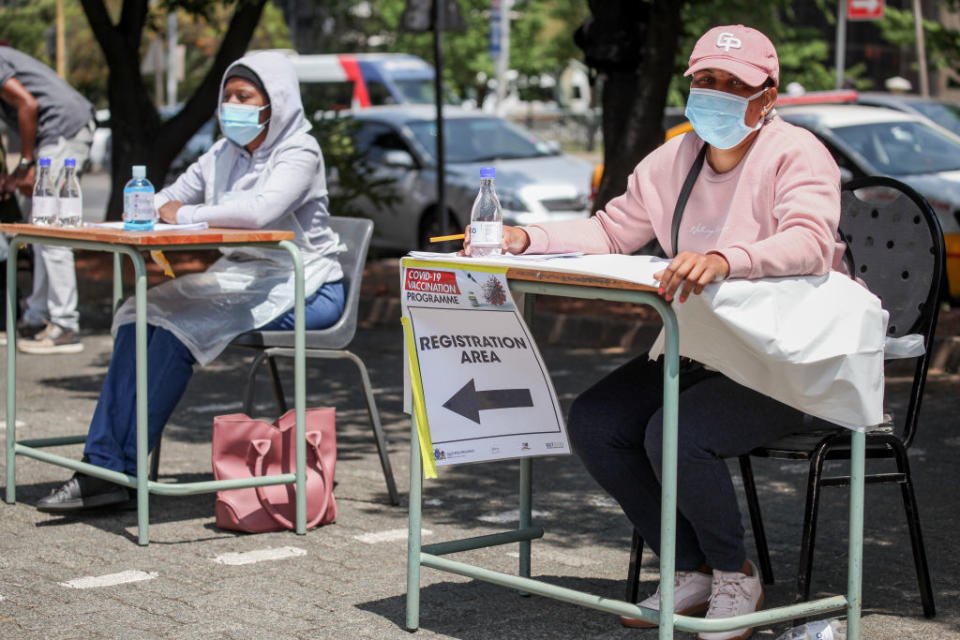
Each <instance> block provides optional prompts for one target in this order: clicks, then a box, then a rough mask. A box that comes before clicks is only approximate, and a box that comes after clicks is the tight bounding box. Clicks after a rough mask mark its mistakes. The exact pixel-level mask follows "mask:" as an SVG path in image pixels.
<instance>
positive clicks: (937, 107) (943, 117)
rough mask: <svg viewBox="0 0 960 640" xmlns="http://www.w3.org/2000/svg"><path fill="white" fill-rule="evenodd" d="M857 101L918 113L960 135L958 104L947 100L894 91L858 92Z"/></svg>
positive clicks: (959, 107)
mask: <svg viewBox="0 0 960 640" xmlns="http://www.w3.org/2000/svg"><path fill="white" fill-rule="evenodd" d="M857 102H858V103H859V104H864V105H868V106H874V107H887V108H889V109H896V110H897V111H906V112H907V113H913V114H916V115H920V116H923V117H924V118H927V119H928V120H932V121H933V122H935V123H937V124H938V125H940V126H941V127H943V128H944V129H947V130H949V131H951V132H953V133H954V134H956V135H958V136H960V105H958V104H955V103H953V102H949V101H947V100H938V99H936V98H923V97H921V96H915V95H904V94H896V93H860V94H859V95H858V96H857Z"/></svg>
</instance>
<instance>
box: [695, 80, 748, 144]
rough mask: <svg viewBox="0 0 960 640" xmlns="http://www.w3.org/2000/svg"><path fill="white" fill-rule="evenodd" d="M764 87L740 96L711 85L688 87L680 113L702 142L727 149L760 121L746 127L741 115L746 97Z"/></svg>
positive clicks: (740, 139) (743, 111)
mask: <svg viewBox="0 0 960 640" xmlns="http://www.w3.org/2000/svg"><path fill="white" fill-rule="evenodd" d="M764 91H766V89H762V90H760V91H758V92H757V93H755V94H753V95H752V96H750V97H749V98H741V97H740V96H735V95H733V94H731V93H726V92H724V91H717V90H715V89H690V97H689V98H687V109H686V111H685V112H684V115H685V116H686V117H687V119H688V120H689V121H690V124H691V125H693V130H694V131H696V132H697V135H698V136H700V138H701V139H702V140H703V141H704V142H706V143H707V144H709V145H711V146H713V147H716V148H717V149H731V148H733V147H735V146H737V145H738V144H740V143H741V142H743V139H744V138H746V137H747V136H748V135H750V133H752V132H754V131H756V130H757V129H759V128H760V127H761V125H763V118H761V119H760V121H759V122H757V124H756V126H753V127H748V126H747V125H746V124H744V121H743V118H744V116H745V115H746V113H747V105H749V104H750V101H751V100H753V99H754V98H756V97H757V96H761V95H763V92H764Z"/></svg>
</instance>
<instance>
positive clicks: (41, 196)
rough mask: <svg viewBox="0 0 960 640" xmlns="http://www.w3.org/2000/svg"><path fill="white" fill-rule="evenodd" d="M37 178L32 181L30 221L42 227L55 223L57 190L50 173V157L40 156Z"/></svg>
mask: <svg viewBox="0 0 960 640" xmlns="http://www.w3.org/2000/svg"><path fill="white" fill-rule="evenodd" d="M37 166H38V168H37V179H36V181H35V182H34V183H33V198H31V203H30V221H31V222H33V224H38V225H40V226H42V227H52V226H53V225H55V224H57V191H56V187H55V186H54V183H53V181H54V178H53V175H51V173H50V158H40V160H39V162H38V163H37Z"/></svg>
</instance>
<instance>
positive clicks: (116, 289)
mask: <svg viewBox="0 0 960 640" xmlns="http://www.w3.org/2000/svg"><path fill="white" fill-rule="evenodd" d="M122 302H123V256H121V255H120V254H119V253H114V254H113V312H114V313H116V312H117V309H119V308H120V304H121V303H122Z"/></svg>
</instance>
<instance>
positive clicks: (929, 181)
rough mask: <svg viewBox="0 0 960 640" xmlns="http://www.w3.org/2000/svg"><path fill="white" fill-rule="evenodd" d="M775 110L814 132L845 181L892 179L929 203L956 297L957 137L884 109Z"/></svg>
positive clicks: (959, 221) (959, 237)
mask: <svg viewBox="0 0 960 640" xmlns="http://www.w3.org/2000/svg"><path fill="white" fill-rule="evenodd" d="M777 112H778V113H779V114H780V116H781V117H782V118H783V119H784V120H786V121H788V122H791V123H793V124H796V125H800V126H802V127H805V128H807V129H809V130H810V131H812V132H813V133H815V134H816V136H817V137H818V138H819V139H820V140H821V142H823V143H824V144H825V145H826V146H827V148H828V149H829V150H830V152H831V153H832V154H833V157H834V158H835V159H836V161H837V164H838V165H840V171H841V173H842V174H843V179H844V181H846V180H849V179H851V178H855V177H859V176H863V175H870V176H874V175H876V176H891V177H893V178H896V179H897V180H900V181H901V182H904V183H906V184H908V185H910V186H911V187H913V188H914V189H916V190H917V192H919V193H920V194H921V195H922V196H924V197H925V198H926V199H927V201H928V202H929V203H930V205H931V206H932V207H933V210H934V211H936V213H937V217H938V218H939V219H940V225H941V226H942V227H943V235H944V240H945V242H946V248H947V256H948V257H947V274H948V280H950V293H951V295H952V296H955V297H956V296H960V259H957V258H951V257H949V256H951V255H954V256H956V255H960V137H958V136H956V135H954V134H953V133H951V132H949V131H947V130H946V129H944V128H942V127H940V126H938V125H936V124H934V123H933V122H931V121H930V120H928V119H926V118H924V117H922V116H918V115H914V114H911V113H906V112H903V111H895V110H893V109H888V108H885V107H872V106H861V105H855V104H811V105H803V106H799V105H798V106H784V107H779V106H778V107H777ZM951 273H953V274H954V277H950V275H951Z"/></svg>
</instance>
